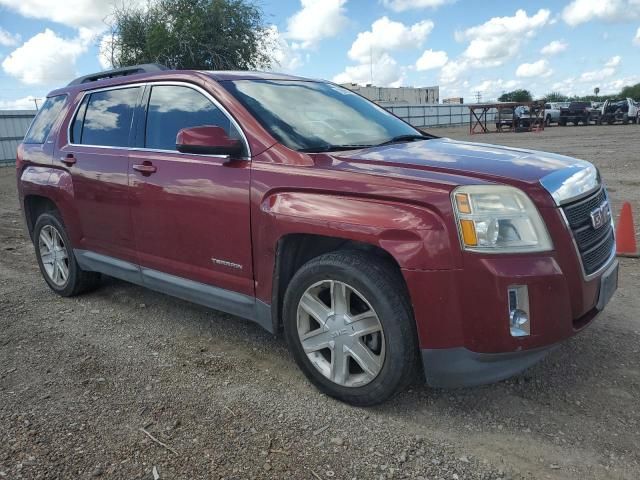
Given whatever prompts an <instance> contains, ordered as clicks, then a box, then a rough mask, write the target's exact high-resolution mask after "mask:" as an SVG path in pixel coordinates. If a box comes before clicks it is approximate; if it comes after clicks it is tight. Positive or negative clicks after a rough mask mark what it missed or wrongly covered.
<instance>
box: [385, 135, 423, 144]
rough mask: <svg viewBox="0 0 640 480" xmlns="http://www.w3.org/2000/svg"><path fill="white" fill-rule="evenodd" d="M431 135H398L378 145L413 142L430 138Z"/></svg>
mask: <svg viewBox="0 0 640 480" xmlns="http://www.w3.org/2000/svg"><path fill="white" fill-rule="evenodd" d="M430 138H433V137H430V136H427V135H397V136H395V137H393V138H392V139H391V140H387V141H385V142H382V143H379V144H378V145H376V147H381V146H383V145H391V144H392V143H400V142H411V141H413V140H429V139H430Z"/></svg>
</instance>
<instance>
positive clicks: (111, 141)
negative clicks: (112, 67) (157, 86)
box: [72, 87, 140, 147]
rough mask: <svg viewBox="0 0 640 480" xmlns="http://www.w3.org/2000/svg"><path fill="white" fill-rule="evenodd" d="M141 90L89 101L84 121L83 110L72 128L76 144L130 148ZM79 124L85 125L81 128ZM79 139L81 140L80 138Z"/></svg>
mask: <svg viewBox="0 0 640 480" xmlns="http://www.w3.org/2000/svg"><path fill="white" fill-rule="evenodd" d="M139 92H140V88H139V87H135V88H120V89H116V90H105V91H101V92H95V93H92V94H91V97H89V100H88V103H87V107H86V113H85V114H84V121H83V118H82V116H81V113H82V110H83V108H82V106H81V108H80V109H79V111H78V115H77V117H76V119H75V121H74V125H73V127H72V134H73V137H74V138H73V141H74V142H75V143H81V144H83V145H101V146H108V147H127V146H128V145H129V131H130V129H131V119H132V116H133V109H134V107H135V105H136V102H137V99H138V94H139ZM77 122H83V123H82V128H78V126H77V125H76V123H77ZM78 136H79V139H78V138H76V137H78Z"/></svg>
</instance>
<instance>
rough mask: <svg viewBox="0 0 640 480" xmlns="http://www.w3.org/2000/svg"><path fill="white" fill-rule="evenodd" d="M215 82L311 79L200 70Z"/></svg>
mask: <svg viewBox="0 0 640 480" xmlns="http://www.w3.org/2000/svg"><path fill="white" fill-rule="evenodd" d="M200 73H204V74H205V75H208V76H210V77H211V78H212V79H214V80H215V81H217V82H222V81H225V80H301V81H307V82H308V81H313V80H312V79H310V78H304V77H297V76H295V75H287V74H286V73H276V72H260V71H255V70H200Z"/></svg>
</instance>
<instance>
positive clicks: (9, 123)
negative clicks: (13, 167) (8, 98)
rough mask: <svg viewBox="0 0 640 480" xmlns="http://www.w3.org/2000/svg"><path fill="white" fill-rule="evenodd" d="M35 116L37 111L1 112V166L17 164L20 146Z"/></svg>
mask: <svg viewBox="0 0 640 480" xmlns="http://www.w3.org/2000/svg"><path fill="white" fill-rule="evenodd" d="M35 115H36V111H35V110H2V111H0V165H10V164H13V163H15V161H16V149H17V148H18V144H19V143H20V142H21V141H22V139H23V137H24V134H25V133H27V129H28V128H29V125H30V124H31V120H33V117H34V116H35Z"/></svg>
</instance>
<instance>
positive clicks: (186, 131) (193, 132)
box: [176, 125, 242, 157]
mask: <svg viewBox="0 0 640 480" xmlns="http://www.w3.org/2000/svg"><path fill="white" fill-rule="evenodd" d="M176 149H177V150H178V151H179V152H181V153H195V154H200V155H229V156H231V157H238V156H240V155H241V154H242V142H241V141H240V140H238V139H236V138H230V137H229V136H228V135H227V132H225V130H224V128H222V127H216V126H213V125H202V126H200V127H189V128H183V129H182V130H180V131H179V132H178V135H177V136H176Z"/></svg>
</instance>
